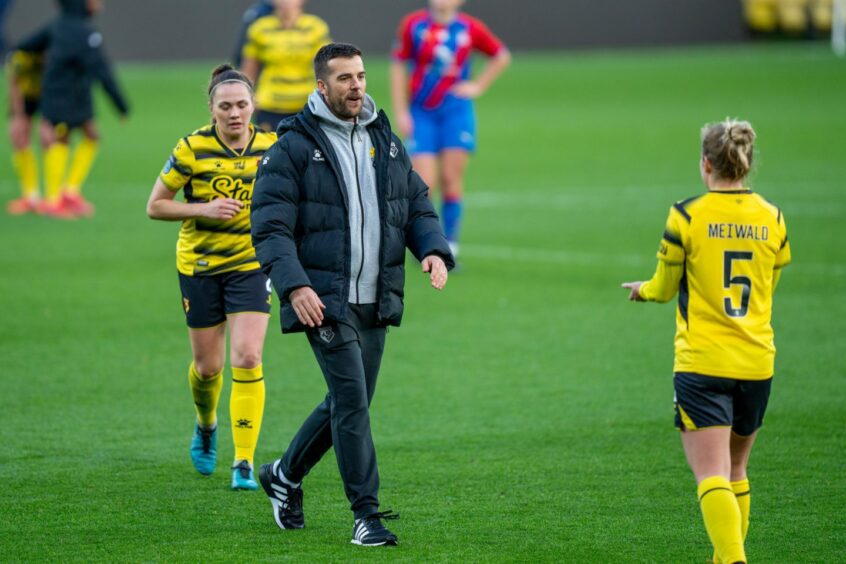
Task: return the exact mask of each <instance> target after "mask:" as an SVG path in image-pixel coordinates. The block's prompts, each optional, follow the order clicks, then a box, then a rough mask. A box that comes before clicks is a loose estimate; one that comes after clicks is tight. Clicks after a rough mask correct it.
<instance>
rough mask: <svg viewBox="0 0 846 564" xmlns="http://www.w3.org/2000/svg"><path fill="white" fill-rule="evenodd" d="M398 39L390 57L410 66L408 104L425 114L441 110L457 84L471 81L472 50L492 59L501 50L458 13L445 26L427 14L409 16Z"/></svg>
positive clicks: (483, 28) (479, 26) (486, 32)
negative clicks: (419, 108) (418, 108)
mask: <svg viewBox="0 0 846 564" xmlns="http://www.w3.org/2000/svg"><path fill="white" fill-rule="evenodd" d="M397 35H398V37H397V41H396V44H395V47H394V50H393V56H394V59H395V60H398V61H404V62H408V63H409V64H410V67H411V81H410V82H411V84H410V90H411V103H412V104H416V105H419V106H422V107H423V108H425V109H427V110H431V109H435V108H437V107H438V106H440V105H441V104H442V103H443V101H444V99H445V98H446V97H447V96H448V95H449V92H450V90H451V89H452V87H453V86H454V85H455V84H456V83H458V82H461V81H463V80H467V79H469V78H470V55H471V54H472V53H473V51H474V50H477V51H480V52H482V53H484V54H485V55H487V56H489V57H493V56H495V55H497V54H498V53H499V52H500V50H501V49H503V48H504V44H503V43H502V41H501V40H500V39H499V38H498V37H497V36H496V35H494V34H493V33H492V32H491V31H490V29H488V27H487V26H486V25H485V24H484V23H482V22H481V21H480V20H478V19H476V18H474V17H472V16H469V15H467V14H464V13H461V12H459V13H458V14H457V15H456V17H455V18H454V19H453V20H452V21H451V22H449V23H447V24H442V23H438V22H436V21H435V20H434V19H433V18H432V15H431V13H430V12H429V11H428V10H418V11H416V12H412V13H411V14H408V15H407V16H406V17H405V18H404V19H403V20H402V22H401V23H400V26H399V30H398V34H397Z"/></svg>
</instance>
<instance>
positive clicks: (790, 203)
mask: <svg viewBox="0 0 846 564" xmlns="http://www.w3.org/2000/svg"><path fill="white" fill-rule="evenodd" d="M659 191H660V192H663V193H665V194H667V198H666V204H667V205H666V208H667V209H669V208H670V205H671V204H672V203H673V201H674V200H673V198H674V197H676V196H678V195H679V192H678V191H677V190H670V189H661V190H658V189H656V188H654V187H651V188H646V187H638V186H623V187H620V188H619V190H613V191H612V190H608V189H588V188H585V189H566V191H565V189H563V188H555V189H550V191H549V192H543V191H531V192H511V193H505V192H470V193H468V194H466V195H465V196H464V201H465V203H466V205H467V207H469V208H508V209H531V210H549V211H560V210H572V211H577V212H582V211H584V210H585V208H601V209H605V208H606V207H607V206H608V204H609V202H611V201H613V202H614V203H615V204H616V205H618V206H620V205H622V206H624V207H625V209H627V210H628V211H632V210H633V209H636V210H639V211H643V210H652V209H654V204H652V203H651V201H646V200H644V196H646V195H649V196H650V200H651V199H652V198H654V197H656V195H657V194H658V192H659ZM691 195H693V194H691ZM677 199H678V198H677ZM776 203H777V204H778V205H779V206H780V207H781V209H782V210H784V213H785V215H786V216H787V219H788V222H789V221H790V218H791V217H819V218H846V202H842V201H814V202H806V201H797V200H786V201H781V200H778V201H777V202H776Z"/></svg>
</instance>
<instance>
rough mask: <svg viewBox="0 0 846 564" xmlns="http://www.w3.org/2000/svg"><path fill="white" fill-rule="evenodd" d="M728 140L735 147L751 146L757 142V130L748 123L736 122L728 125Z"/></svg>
mask: <svg viewBox="0 0 846 564" xmlns="http://www.w3.org/2000/svg"><path fill="white" fill-rule="evenodd" d="M726 129H727V133H728V138H729V139H731V141H732V143H734V144H735V145H751V144H752V143H753V142H754V141H755V130H754V129H752V125H750V124H749V122H748V121H736V122H730V123H729V124H728V127H727V128H726Z"/></svg>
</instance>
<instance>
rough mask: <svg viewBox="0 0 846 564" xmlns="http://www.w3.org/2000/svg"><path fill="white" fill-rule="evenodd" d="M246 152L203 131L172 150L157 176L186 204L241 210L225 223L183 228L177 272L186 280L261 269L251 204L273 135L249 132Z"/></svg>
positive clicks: (196, 221)
mask: <svg viewBox="0 0 846 564" xmlns="http://www.w3.org/2000/svg"><path fill="white" fill-rule="evenodd" d="M250 128H251V131H252V135H251V137H250V141H249V142H248V143H247V146H246V147H244V149H243V150H241V151H235V150H233V149H231V148H230V147H228V146H226V144H225V143H224V142H223V141H221V139H220V137H219V136H218V134H217V130H216V128H215V127H214V126H212V125H207V126H205V127H202V128H200V129H198V130H197V131H195V132H194V133H192V134H190V135H186V136H185V137H183V138H182V139H180V140H179V142H178V143H177V144H176V148H175V149H174V150H173V153H172V154H171V156H170V158H169V159H168V161H167V163H166V164H165V167H164V170H162V173H161V179H162V182H164V184H165V186H167V187H168V188H169V189H171V190H173V191H177V190H180V189H182V190H183V193H184V196H185V201H186V202H188V203H202V202H210V201H212V200H214V199H216V198H234V199H236V200H240V201H241V202H243V204H244V207H243V208H242V209H241V211H240V212H238V214H237V215H235V217H233V218H232V219H228V220H215V219H206V218H191V219H186V220H184V221H183V222H182V229H181V230H180V231H179V241H178V242H177V245H176V267H177V269H178V270H179V272H181V273H182V274H185V275H188V276H209V275H213V274H221V273H224V272H231V271H248V270H255V269H257V268H259V263H258V261H257V260H256V253H255V250H254V249H253V244H252V241H251V239H250V202H251V201H252V198H253V183H254V181H255V177H256V171H257V170H258V164H259V160H260V159H261V157H262V155H264V153H265V151H267V150H268V149H269V148H270V146H271V145H273V143H274V142H275V141H276V134H275V133H267V132H264V131H262V130H259V129H256V128H255V127H253V126H252V125H251V126H250Z"/></svg>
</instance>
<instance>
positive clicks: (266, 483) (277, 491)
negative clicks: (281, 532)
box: [259, 460, 305, 529]
mask: <svg viewBox="0 0 846 564" xmlns="http://www.w3.org/2000/svg"><path fill="white" fill-rule="evenodd" d="M280 462H281V461H280V460H277V461H276V462H274V463H272V464H262V466H261V468H260V469H259V481H260V482H261V487H262V488H264V493H266V494H267V497H268V498H270V505H271V506H273V519H274V520H275V521H276V524H277V525H279V528H280V529H302V528H303V527H305V517H304V516H303V489H302V488H301V487H300V486H299V485H296V486H295V485H294V484H292V483H291V482H288V481H285V480H283V479H282V477H280V473H279V463H280Z"/></svg>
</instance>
